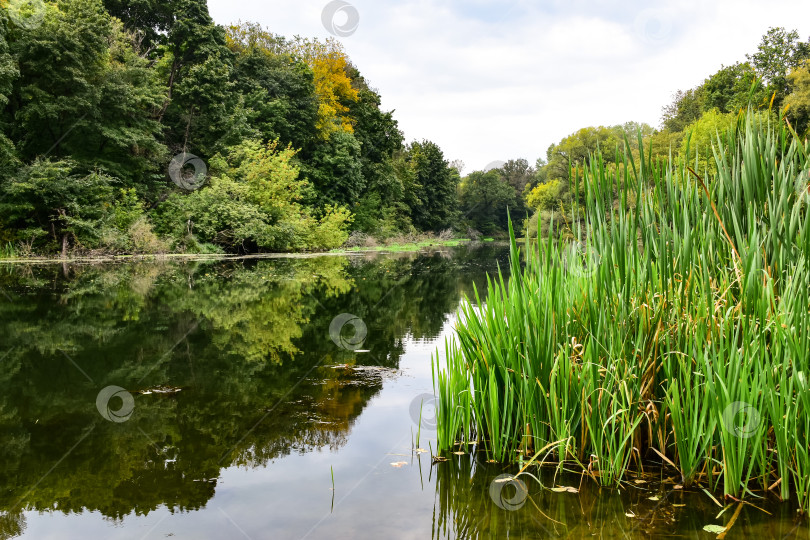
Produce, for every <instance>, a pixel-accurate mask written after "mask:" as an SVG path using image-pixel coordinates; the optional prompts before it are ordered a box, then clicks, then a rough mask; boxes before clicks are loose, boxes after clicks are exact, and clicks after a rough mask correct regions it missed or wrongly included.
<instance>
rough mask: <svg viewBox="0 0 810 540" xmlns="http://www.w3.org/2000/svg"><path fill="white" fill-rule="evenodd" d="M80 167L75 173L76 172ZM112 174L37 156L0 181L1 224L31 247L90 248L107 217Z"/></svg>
mask: <svg viewBox="0 0 810 540" xmlns="http://www.w3.org/2000/svg"><path fill="white" fill-rule="evenodd" d="M77 171H78V172H77ZM112 184H113V179H111V178H109V177H108V176H105V175H103V174H99V173H96V172H92V173H89V174H85V173H82V172H81V171H80V170H79V169H77V166H76V164H75V163H72V162H69V161H48V160H45V161H40V160H37V161H35V162H34V163H33V164H31V165H29V166H26V167H23V168H22V169H21V170H20V171H18V172H17V174H15V175H14V176H13V177H12V178H10V179H7V180H6V181H5V182H3V183H2V184H0V215H2V220H1V221H0V223H1V224H2V225H1V226H2V228H3V229H5V230H6V231H13V234H12V238H13V239H15V240H26V241H31V242H32V243H34V245H35V247H44V248H47V249H55V248H57V247H58V248H60V249H61V251H62V256H63V257H64V256H65V255H66V254H67V251H68V248H69V247H70V246H71V244H72V246H73V247H93V246H94V245H96V244H97V242H98V239H99V236H100V231H101V229H102V225H103V222H104V221H105V220H106V219H107V218H108V217H109V216H110V202H109V201H110V199H111V198H112V191H113V190H112Z"/></svg>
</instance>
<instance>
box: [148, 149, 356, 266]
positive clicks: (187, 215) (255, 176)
mask: <svg viewBox="0 0 810 540" xmlns="http://www.w3.org/2000/svg"><path fill="white" fill-rule="evenodd" d="M294 155H295V152H294V151H293V150H292V149H290V148H286V149H283V150H280V149H279V148H278V145H277V143H276V142H271V143H269V144H267V145H261V144H259V143H257V142H254V141H247V142H244V143H242V144H240V145H238V146H236V147H233V148H231V149H230V152H229V154H228V156H227V157H222V156H217V157H216V158H215V159H213V160H212V169H213V170H215V171H216V175H215V176H214V177H212V178H211V181H210V183H209V184H208V185H207V186H205V187H203V188H201V189H199V190H197V191H194V192H192V193H189V194H180V193H175V194H173V195H171V196H170V197H169V198H168V199H167V200H166V201H164V202H163V203H162V204H161V205H160V206H158V208H157V209H156V211H155V212H153V220H154V222H155V225H156V230H157V231H158V232H159V233H161V234H166V235H168V236H169V237H171V238H172V239H173V242H174V245H175V247H180V248H183V249H187V248H188V246H189V245H193V244H195V243H197V242H204V243H205V242H208V243H211V244H215V245H218V246H221V247H222V248H224V249H225V250H227V251H237V252H251V251H257V250H259V251H277V252H284V251H298V250H307V249H332V248H335V247H339V246H340V245H341V244H342V243H343V242H345V241H346V238H348V230H347V229H348V225H349V223H350V222H351V214H350V213H349V211H348V210H346V209H345V208H344V207H339V206H326V207H325V208H324V209H323V210H322V212H321V213H322V216H321V217H320V218H316V217H315V216H314V215H313V213H312V211H311V210H310V209H309V208H307V207H305V206H303V205H302V204H301V203H300V202H299V201H300V200H301V199H302V198H303V193H304V191H305V190H306V188H307V182H306V181H305V180H299V179H298V174H299V169H298V167H297V166H295V165H294V163H293V162H292V158H293V156H294Z"/></svg>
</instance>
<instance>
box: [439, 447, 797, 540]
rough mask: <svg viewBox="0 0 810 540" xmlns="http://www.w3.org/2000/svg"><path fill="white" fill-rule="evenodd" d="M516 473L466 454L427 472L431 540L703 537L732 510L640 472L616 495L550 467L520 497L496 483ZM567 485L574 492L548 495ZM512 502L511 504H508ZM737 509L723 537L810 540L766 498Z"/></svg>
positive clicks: (785, 510)
mask: <svg viewBox="0 0 810 540" xmlns="http://www.w3.org/2000/svg"><path fill="white" fill-rule="evenodd" d="M517 470H518V469H517V468H504V467H503V466H500V465H496V464H490V463H484V462H481V461H478V462H476V461H475V460H471V459H470V458H469V457H468V456H463V457H458V458H454V459H452V460H450V461H448V462H446V463H441V464H438V465H436V466H435V467H434V469H433V471H432V474H433V475H435V477H436V499H435V504H434V518H433V521H434V527H433V535H432V537H433V538H434V539H436V540H439V539H454V538H465V539H471V540H479V539H481V540H483V539H496V538H527V539H528V538H594V537H596V538H626V539H631V538H632V539H636V538H638V539H642V538H665V537H679V538H709V537H712V536H713V535H712V536H710V535H709V534H707V533H706V532H704V531H703V527H704V526H705V525H708V524H718V525H721V526H723V525H727V524H728V522H729V521H730V520H731V518H732V515H733V514H734V510H735V509H736V506H737V504H736V503H734V504H731V505H730V506H729V507H728V509H727V510H726V511H725V512H722V515H720V514H721V510H723V508H722V507H718V506H717V505H716V503H715V502H714V501H712V500H711V499H710V498H709V497H708V496H706V495H705V493H703V492H702V491H700V490H699V489H695V490H683V489H675V486H676V484H677V482H676V478H675V477H672V478H670V477H668V476H667V474H666V473H665V471H649V470H648V471H647V474H645V475H644V476H643V478H638V479H628V481H627V482H626V483H625V485H624V486H623V487H622V489H605V488H600V487H599V486H598V485H596V484H594V483H592V482H590V481H588V480H587V479H582V477H581V476H580V475H578V474H572V473H566V472H562V473H557V472H556V470H555V469H554V468H551V469H549V468H545V469H541V470H540V471H537V470H536V469H531V470H530V472H531V473H532V474H533V475H535V478H531V477H527V476H523V477H522V481H523V482H524V485H525V486H526V492H524V493H520V491H519V490H517V489H515V488H514V487H512V488H511V490H510V488H509V487H506V488H504V489H506V490H509V492H508V493H504V494H501V497H502V498H503V500H506V501H507V504H503V503H501V504H498V497H497V496H498V492H499V490H500V489H501V488H500V487H498V486H499V484H498V483H497V480H496V479H497V478H498V477H499V476H501V475H504V474H506V473H508V474H510V475H513V474H515V473H516V472H517ZM560 486H566V487H570V488H573V489H575V490H576V491H577V492H576V493H570V492H555V491H553V490H552V489H551V488H554V487H560ZM510 503H511V504H510ZM753 504H754V505H755V506H751V505H744V506H743V507H742V509H741V512H740V515H739V517H738V518H737V520H736V521H735V522H734V525H733V526H732V528H731V529H730V530H729V533H728V538H805V539H806V538H810V529H808V526H807V521H806V520H805V519H803V518H800V517H799V516H796V515H794V514H793V513H792V512H791V509H790V507H789V505H784V504H780V503H779V502H778V501H777V500H776V498H775V497H765V498H763V499H757V500H756V502H753Z"/></svg>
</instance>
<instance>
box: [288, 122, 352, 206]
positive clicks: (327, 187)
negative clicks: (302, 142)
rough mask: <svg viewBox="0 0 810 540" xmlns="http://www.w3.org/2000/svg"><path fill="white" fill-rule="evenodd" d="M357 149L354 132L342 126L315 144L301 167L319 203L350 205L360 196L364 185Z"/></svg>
mask: <svg viewBox="0 0 810 540" xmlns="http://www.w3.org/2000/svg"><path fill="white" fill-rule="evenodd" d="M360 153H361V148H360V143H359V142H358V141H357V139H356V138H355V137H354V135H353V134H352V133H348V132H346V131H342V130H338V131H334V132H332V133H331V135H330V136H329V138H328V139H327V140H326V141H323V142H321V144H319V145H318V146H317V147H316V148H315V151H314V152H313V155H312V157H311V158H310V159H309V162H308V163H305V164H304V165H303V171H304V174H305V175H306V176H307V177H308V178H309V180H310V181H311V182H312V185H313V188H314V189H315V191H316V197H315V201H316V202H317V203H318V204H320V205H323V204H332V205H335V204H337V205H351V204H354V202H356V201H357V200H358V199H359V198H360V195H361V194H362V193H363V190H364V189H365V187H366V181H365V179H364V178H363V166H362V163H361V161H360Z"/></svg>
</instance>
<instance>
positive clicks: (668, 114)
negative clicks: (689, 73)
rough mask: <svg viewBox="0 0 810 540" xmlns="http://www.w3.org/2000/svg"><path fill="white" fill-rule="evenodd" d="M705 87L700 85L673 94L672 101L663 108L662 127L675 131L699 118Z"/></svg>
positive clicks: (701, 111) (682, 128)
mask: <svg viewBox="0 0 810 540" xmlns="http://www.w3.org/2000/svg"><path fill="white" fill-rule="evenodd" d="M704 101H705V89H704V88H703V87H702V86H699V87H697V88H694V89H691V90H687V91H685V92H684V91H681V90H678V91H677V92H675V95H674V96H673V99H672V103H670V104H669V105H666V106H665V107H664V109H663V118H662V120H661V124H662V126H663V127H664V129H667V130H669V131H673V132H677V131H683V130H684V128H686V126H688V125H689V124H691V123H692V122H694V121H695V120H697V119H698V118H700V115H701V114H702V113H703V110H704V109H703V108H704Z"/></svg>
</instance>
